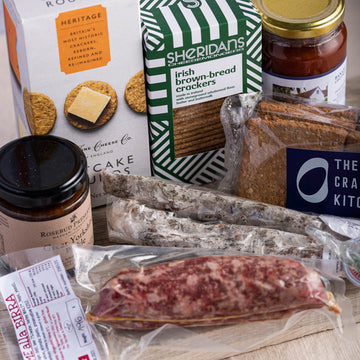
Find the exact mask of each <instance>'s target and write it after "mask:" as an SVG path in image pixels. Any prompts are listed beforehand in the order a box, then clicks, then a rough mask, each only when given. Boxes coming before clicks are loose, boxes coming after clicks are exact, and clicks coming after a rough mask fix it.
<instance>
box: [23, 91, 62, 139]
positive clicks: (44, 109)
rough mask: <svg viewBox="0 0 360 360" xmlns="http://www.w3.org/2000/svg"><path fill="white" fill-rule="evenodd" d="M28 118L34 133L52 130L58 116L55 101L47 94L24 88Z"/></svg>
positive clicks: (44, 132)
mask: <svg viewBox="0 0 360 360" xmlns="http://www.w3.org/2000/svg"><path fill="white" fill-rule="evenodd" d="M23 101H24V109H25V114H26V119H27V122H28V124H29V128H30V131H31V134H32V135H46V134H49V132H50V131H51V130H52V128H53V127H54V125H55V121H56V118H57V112H56V107H55V104H54V102H53V101H52V100H51V99H50V98H49V97H48V96H46V95H44V94H42V93H38V92H30V91H29V90H28V89H27V88H26V87H25V88H24V90H23Z"/></svg>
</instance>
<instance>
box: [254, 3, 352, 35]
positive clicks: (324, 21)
mask: <svg viewBox="0 0 360 360" xmlns="http://www.w3.org/2000/svg"><path fill="white" fill-rule="evenodd" d="M252 1H253V4H254V6H255V7H256V9H257V10H258V11H259V13H260V14H261V17H262V22H263V27H264V29H265V30H267V31H268V32H271V33H273V34H276V35H279V36H282V37H285V38H293V39H305V38H312V37H316V36H320V35H324V34H327V33H328V32H329V31H331V30H332V29H334V28H335V27H336V26H337V25H339V24H340V23H341V22H342V21H343V18H344V11H345V0H286V1H284V0H252Z"/></svg>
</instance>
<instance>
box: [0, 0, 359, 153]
mask: <svg viewBox="0 0 360 360" xmlns="http://www.w3.org/2000/svg"><path fill="white" fill-rule="evenodd" d="M315 1H316V0H315ZM345 1H346V13H345V23H346V25H347V28H348V34H349V35H348V66H347V77H348V79H353V78H359V81H360V66H359V58H360V41H359V36H360V0H345ZM0 9H1V10H0V125H1V130H0V146H2V145H4V144H5V143H7V142H8V141H10V140H12V139H14V138H16V137H17V129H16V119H15V115H14V109H13V100H12V91H11V85H10V70H9V64H8V59H7V47H6V38H5V35H4V27H3V21H4V20H3V14H2V12H3V8H2V6H1V5H0ZM358 104H359V106H360V96H359V102H358Z"/></svg>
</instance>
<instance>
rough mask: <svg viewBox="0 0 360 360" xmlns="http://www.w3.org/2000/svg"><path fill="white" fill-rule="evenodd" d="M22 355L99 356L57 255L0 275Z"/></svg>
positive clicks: (96, 359)
mask: <svg viewBox="0 0 360 360" xmlns="http://www.w3.org/2000/svg"><path fill="white" fill-rule="evenodd" d="M0 291H1V294H2V297H3V301H4V303H5V305H6V308H7V310H8V312H9V314H10V318H11V321H12V324H13V326H14V330H15V333H16V337H17V340H18V344H19V349H20V352H21V354H22V357H23V359H26V360H29V359H33V360H35V359H74V360H79V359H87V360H100V355H99V353H98V350H97V348H96V345H95V343H94V342H93V339H92V336H91V332H90V328H89V327H88V324H87V322H86V317H85V314H84V312H83V310H82V307H81V303H80V300H79V299H78V298H77V297H76V296H75V294H74V292H73V290H72V288H71V285H70V283H69V280H68V278H67V275H66V272H65V269H64V266H63V264H62V262H61V259H60V256H55V257H53V258H50V259H47V260H45V261H42V262H40V263H38V264H35V265H32V266H29V267H27V268H25V269H22V270H19V271H16V272H13V273H11V274H8V275H6V276H3V277H2V278H0Z"/></svg>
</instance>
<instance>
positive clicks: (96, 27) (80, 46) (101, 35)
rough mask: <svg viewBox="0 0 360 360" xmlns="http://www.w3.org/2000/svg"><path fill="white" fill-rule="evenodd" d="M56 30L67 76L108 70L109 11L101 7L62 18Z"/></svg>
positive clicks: (57, 21) (60, 55)
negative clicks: (102, 68) (88, 71)
mask: <svg viewBox="0 0 360 360" xmlns="http://www.w3.org/2000/svg"><path fill="white" fill-rule="evenodd" d="M56 30H57V38H58V47H59V58H60V66H61V71H63V72H64V73H65V74H72V73H75V72H79V71H84V70H89V69H94V68H97V67H100V66H106V65H107V63H108V62H109V61H110V45H109V31H108V23H107V17H106V8H104V7H102V6H101V5H97V6H91V7H88V8H84V9H78V10H73V11H67V12H64V13H61V14H59V17H58V18H57V19H56Z"/></svg>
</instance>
